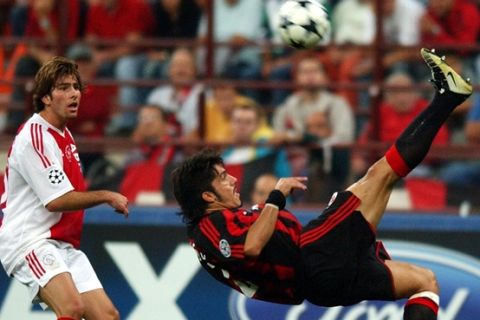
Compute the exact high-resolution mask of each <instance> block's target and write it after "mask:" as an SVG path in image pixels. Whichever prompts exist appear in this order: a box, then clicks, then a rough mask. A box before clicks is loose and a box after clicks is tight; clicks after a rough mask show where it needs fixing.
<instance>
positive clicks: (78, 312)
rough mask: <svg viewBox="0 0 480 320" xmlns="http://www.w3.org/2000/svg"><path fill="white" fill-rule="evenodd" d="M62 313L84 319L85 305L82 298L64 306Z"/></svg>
mask: <svg viewBox="0 0 480 320" xmlns="http://www.w3.org/2000/svg"><path fill="white" fill-rule="evenodd" d="M61 314H62V315H68V316H70V317H72V318H75V319H82V317H83V315H84V314H85V306H84V304H83V302H82V300H81V299H74V300H71V301H69V302H68V303H67V304H65V305H64V306H63V307H62V310H61Z"/></svg>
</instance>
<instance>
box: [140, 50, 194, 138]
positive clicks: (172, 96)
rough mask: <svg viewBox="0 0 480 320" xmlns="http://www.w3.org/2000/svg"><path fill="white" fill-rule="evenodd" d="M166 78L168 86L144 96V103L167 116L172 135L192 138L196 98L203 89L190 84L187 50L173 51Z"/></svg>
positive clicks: (190, 64) (191, 74)
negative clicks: (158, 109)
mask: <svg viewBox="0 0 480 320" xmlns="http://www.w3.org/2000/svg"><path fill="white" fill-rule="evenodd" d="M168 76H169V80H170V83H169V84H165V85H161V86H159V87H157V88H155V89H154V90H153V91H152V92H151V93H150V94H149V96H148V97H147V103H148V104H151V105H155V106H157V107H159V108H161V109H162V110H163V111H164V112H165V113H167V116H168V122H169V123H170V124H172V125H173V126H174V128H175V132H174V133H173V135H174V136H176V137H182V138H184V139H194V138H195V136H196V130H197V128H198V123H199V119H198V105H199V96H200V93H201V92H202V90H203V86H202V85H201V84H198V83H194V82H195V80H196V68H195V59H194V57H193V53H192V52H191V51H190V50H189V49H186V48H178V49H176V50H175V51H174V53H173V54H172V59H171V61H170V65H169V69H168Z"/></svg>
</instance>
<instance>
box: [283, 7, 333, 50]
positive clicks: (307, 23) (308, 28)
mask: <svg viewBox="0 0 480 320" xmlns="http://www.w3.org/2000/svg"><path fill="white" fill-rule="evenodd" d="M278 14H279V19H278V20H279V25H278V31H279V33H280V37H281V38H282V40H283V41H284V42H285V43H286V44H287V45H289V46H292V47H294V48H297V49H310V48H313V47H315V46H316V45H318V44H319V43H320V42H321V41H322V40H326V39H327V38H328V37H329V34H330V21H329V20H328V14H327V10H326V9H325V7H324V6H323V5H321V4H320V3H319V2H318V1H317V0H287V1H285V2H284V3H283V4H282V6H281V7H280V10H279V12H278Z"/></svg>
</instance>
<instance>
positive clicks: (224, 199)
mask: <svg viewBox="0 0 480 320" xmlns="http://www.w3.org/2000/svg"><path fill="white" fill-rule="evenodd" d="M215 171H217V176H216V177H215V179H213V182H212V187H213V189H214V190H215V195H216V198H217V199H216V200H215V204H214V205H218V206H220V207H223V208H227V209H233V208H238V207H240V206H241V205H242V201H241V200H240V194H239V193H238V192H237V186H236V184H237V178H235V177H234V176H231V175H229V174H228V173H227V171H226V170H225V168H224V167H222V166H221V165H215Z"/></svg>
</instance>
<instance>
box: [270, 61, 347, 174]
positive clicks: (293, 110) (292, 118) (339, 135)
mask: <svg viewBox="0 0 480 320" xmlns="http://www.w3.org/2000/svg"><path fill="white" fill-rule="evenodd" d="M293 70H294V72H293V73H294V81H295V84H296V85H297V86H298V88H299V89H297V90H296V91H295V92H294V93H293V94H291V95H290V96H289V97H288V98H287V100H286V101H285V103H284V104H282V105H281V106H279V107H278V108H277V109H276V110H275V112H274V114H273V128H274V130H275V135H274V136H273V138H272V139H271V142H272V143H274V144H279V143H298V142H301V141H303V139H304V136H305V133H306V125H305V119H306V117H307V116H308V115H309V114H311V113H312V112H314V111H318V112H325V113H327V114H328V118H329V123H330V124H331V130H332V134H331V138H330V139H332V141H336V143H349V142H352V141H353V138H354V134H355V119H354V115H353V111H352V109H351V107H350V105H349V104H348V102H347V101H346V100H345V99H344V98H343V97H340V96H338V95H336V94H334V93H331V92H329V91H327V89H326V88H325V86H326V85H328V77H327V75H326V74H325V71H324V69H323V66H322V63H321V62H320V60H319V58H318V57H317V56H316V55H311V54H307V55H304V56H300V57H299V58H298V59H297V60H296V61H295V63H294V68H293ZM288 153H289V160H290V163H291V164H292V168H293V173H294V175H304V174H305V169H306V166H307V163H306V159H307V158H308V154H307V152H306V150H305V149H304V148H289V150H288Z"/></svg>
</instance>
